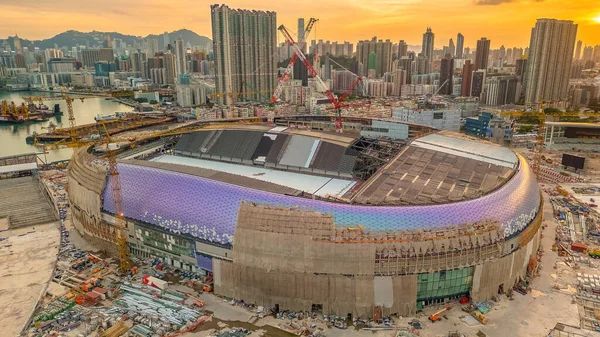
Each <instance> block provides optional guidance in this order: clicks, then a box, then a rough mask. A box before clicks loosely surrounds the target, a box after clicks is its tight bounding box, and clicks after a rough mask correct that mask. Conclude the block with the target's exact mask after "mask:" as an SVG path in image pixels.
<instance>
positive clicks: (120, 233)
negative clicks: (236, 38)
mask: <svg viewBox="0 0 600 337" xmlns="http://www.w3.org/2000/svg"><path fill="white" fill-rule="evenodd" d="M258 120H260V119H258ZM258 120H253V119H247V120H241V121H240V123H245V122H258ZM100 124H101V125H102V127H103V128H104V139H100V140H94V141H82V140H72V139H71V140H69V141H66V142H65V141H59V142H56V143H54V144H48V145H44V146H43V147H44V149H56V148H60V147H65V146H66V147H82V146H87V145H102V144H105V145H106V157H107V159H108V170H107V175H108V176H109V177H110V178H111V186H110V187H111V190H110V191H111V193H112V196H113V200H114V206H115V208H114V211H115V213H114V215H115V218H116V221H115V227H116V228H117V238H116V243H117V246H118V248H119V268H120V271H121V272H122V273H126V272H127V271H129V270H130V268H131V259H130V254H129V245H128V242H127V224H126V222H125V218H124V216H125V210H124V203H123V193H122V189H121V179H120V175H119V171H118V168H117V157H116V155H117V152H118V151H119V150H120V147H119V146H117V145H116V144H115V143H116V141H117V140H116V139H114V138H113V137H111V136H110V134H109V132H108V129H107V127H106V124H105V123H104V121H100ZM222 127H223V124H215V125H212V124H204V125H201V126H197V127H184V128H179V129H175V130H163V131H158V132H154V133H150V134H147V135H144V136H143V138H142V139H139V140H140V141H141V140H147V139H153V138H156V137H163V136H171V135H177V134H181V133H187V132H194V131H198V130H202V129H214V128H222Z"/></svg>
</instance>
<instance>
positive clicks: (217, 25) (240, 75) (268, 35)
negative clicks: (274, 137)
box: [210, 5, 277, 104]
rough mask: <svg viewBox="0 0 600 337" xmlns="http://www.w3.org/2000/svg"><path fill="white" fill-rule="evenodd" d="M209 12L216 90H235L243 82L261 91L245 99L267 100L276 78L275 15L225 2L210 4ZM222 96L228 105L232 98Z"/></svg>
mask: <svg viewBox="0 0 600 337" xmlns="http://www.w3.org/2000/svg"><path fill="white" fill-rule="evenodd" d="M210 11H211V21H212V36H213V52H214V55H215V75H216V76H215V89H216V93H217V94H227V93H235V92H238V91H239V90H240V88H241V87H242V85H243V84H244V83H246V87H249V88H253V90H255V91H257V92H260V93H256V94H252V95H246V96H245V97H246V98H248V99H255V100H268V99H270V98H271V93H272V92H273V91H274V90H275V84H276V81H277V58H276V55H275V51H276V50H277V14H276V13H275V12H271V11H267V12H265V11H258V10H245V9H230V8H229V7H227V6H226V5H212V6H210ZM259 69H260V71H258V70H259ZM244 90H245V89H244ZM225 98H226V100H225V102H226V103H227V104H231V103H232V102H233V98H235V97H231V96H227V95H226V96H225ZM220 102H223V98H220Z"/></svg>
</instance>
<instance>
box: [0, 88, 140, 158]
mask: <svg viewBox="0 0 600 337" xmlns="http://www.w3.org/2000/svg"><path fill="white" fill-rule="evenodd" d="M21 96H55V94H52V93H48V92H38V91H19V92H7V91H0V101H3V100H7V101H8V102H9V103H10V102H11V101H12V102H15V104H17V105H20V104H21V103H22V102H23V99H22V98H21ZM74 96H77V95H74ZM37 103H38V102H36V104H37ZM56 103H58V104H60V110H61V111H62V112H63V115H62V116H55V117H50V118H48V120H47V121H44V122H38V123H24V124H0V157H4V156H10V155H16V154H24V153H33V152H35V153H39V155H38V158H40V159H41V160H42V161H47V162H53V161H57V160H65V159H69V158H70V157H71V154H72V153H73V149H58V150H51V151H48V153H46V154H43V153H42V150H41V149H38V148H36V147H35V146H33V145H32V144H27V143H26V142H25V138H27V136H30V135H32V134H33V132H37V133H44V132H47V131H48V130H47V127H48V126H49V125H50V122H52V123H54V124H56V125H57V126H58V127H68V126H69V113H68V111H67V103H65V101H63V100H57V101H47V102H44V104H45V105H47V106H48V107H50V108H53V107H54V104H56ZM124 111H131V107H128V106H126V105H123V104H120V103H117V102H114V101H112V100H106V99H104V98H93V97H88V98H85V100H84V101H83V102H81V101H80V100H79V99H76V100H75V101H73V113H74V115H75V122H76V124H77V125H80V124H87V123H94V122H95V121H94V117H96V116H97V115H101V116H104V115H111V114H114V113H115V112H124Z"/></svg>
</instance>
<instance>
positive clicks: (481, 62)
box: [475, 37, 490, 70]
mask: <svg viewBox="0 0 600 337" xmlns="http://www.w3.org/2000/svg"><path fill="white" fill-rule="evenodd" d="M489 56H490V40H488V39H486V38H485V37H482V38H481V39H479V40H478V41H477V49H476V50H475V70H479V69H487V66H488V58H489Z"/></svg>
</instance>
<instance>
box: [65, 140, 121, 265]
mask: <svg viewBox="0 0 600 337" xmlns="http://www.w3.org/2000/svg"><path fill="white" fill-rule="evenodd" d="M94 159H95V157H93V156H91V155H89V154H88V153H87V152H86V150H85V149H76V150H75V151H74V152H73V157H72V158H71V161H70V163H69V202H70V205H71V220H72V223H73V226H74V227H75V228H76V229H77V231H78V232H79V233H80V234H81V235H82V236H83V237H84V238H85V239H86V240H88V241H89V242H90V243H92V244H93V245H94V246H96V247H98V248H100V249H102V250H104V251H106V252H107V253H109V254H117V252H118V250H117V246H116V231H115V228H114V227H113V226H110V225H108V224H106V223H105V222H104V221H102V213H101V208H102V200H101V195H102V191H103V190H104V186H105V184H106V172H105V171H103V170H101V169H98V168H96V167H93V166H91V165H90V164H89V163H90V162H91V161H92V160H94Z"/></svg>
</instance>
